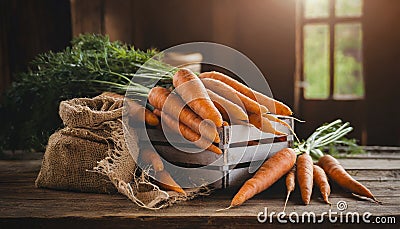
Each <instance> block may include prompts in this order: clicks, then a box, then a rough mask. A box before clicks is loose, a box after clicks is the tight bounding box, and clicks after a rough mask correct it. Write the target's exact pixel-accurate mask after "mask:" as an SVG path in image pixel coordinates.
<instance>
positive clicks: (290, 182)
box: [283, 165, 296, 212]
mask: <svg viewBox="0 0 400 229" xmlns="http://www.w3.org/2000/svg"><path fill="white" fill-rule="evenodd" d="M295 178H296V165H294V166H293V167H292V169H291V170H290V171H289V172H288V174H286V180H285V183H286V190H287V195H286V200H285V205H284V206H283V212H285V209H286V204H287V202H288V200H289V196H290V193H292V192H293V191H294V188H295V186H296V181H295Z"/></svg>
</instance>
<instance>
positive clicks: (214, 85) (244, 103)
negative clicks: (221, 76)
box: [201, 78, 268, 114]
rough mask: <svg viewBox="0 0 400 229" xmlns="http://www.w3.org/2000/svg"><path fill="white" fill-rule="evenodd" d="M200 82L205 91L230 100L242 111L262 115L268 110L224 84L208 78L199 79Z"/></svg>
mask: <svg viewBox="0 0 400 229" xmlns="http://www.w3.org/2000/svg"><path fill="white" fill-rule="evenodd" d="M201 82H203V84H204V86H205V87H206V88H207V89H209V90H211V91H213V92H215V93H217V94H218V95H220V96H222V97H224V98H225V99H227V100H230V101H231V102H233V103H235V104H236V105H238V106H240V107H244V109H245V110H246V111H247V112H249V113H250V112H251V113H256V114H262V113H266V112H268V109H267V108H266V107H265V106H263V105H260V104H259V103H257V102H256V101H254V100H252V99H250V98H248V97H247V96H245V95H243V94H242V93H240V92H238V91H236V90H235V89H234V88H232V87H231V86H229V85H228V84H225V83H224V82H221V81H219V80H215V79H208V78H204V79H201Z"/></svg>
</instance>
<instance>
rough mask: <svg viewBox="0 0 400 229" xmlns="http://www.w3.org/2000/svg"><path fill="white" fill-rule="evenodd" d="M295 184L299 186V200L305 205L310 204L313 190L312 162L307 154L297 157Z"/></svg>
mask: <svg viewBox="0 0 400 229" xmlns="http://www.w3.org/2000/svg"><path fill="white" fill-rule="evenodd" d="M296 167H297V171H296V175H297V182H298V184H299V188H300V192H301V198H302V199H303V202H304V204H305V205H307V204H309V203H310V199H311V193H312V189H313V161H312V158H311V156H310V155H309V154H307V153H303V154H301V155H300V156H298V157H297V164H296Z"/></svg>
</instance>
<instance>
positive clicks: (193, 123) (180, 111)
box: [148, 87, 220, 143]
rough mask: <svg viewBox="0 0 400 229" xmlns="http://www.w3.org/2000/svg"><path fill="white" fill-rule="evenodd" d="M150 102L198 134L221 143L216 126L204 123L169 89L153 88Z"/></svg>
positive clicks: (149, 98)
mask: <svg viewBox="0 0 400 229" xmlns="http://www.w3.org/2000/svg"><path fill="white" fill-rule="evenodd" d="M148 100H149V103H150V104H151V105H153V106H154V107H155V108H157V109H159V110H162V111H163V112H165V113H167V114H168V115H170V116H171V117H172V118H174V119H176V120H179V121H180V122H182V123H183V124H185V125H186V126H188V127H189V128H190V129H192V130H193V131H195V132H196V133H198V134H200V135H202V136H204V137H205V138H207V139H209V140H212V141H214V142H216V143H219V142H220V138H219V134H218V131H217V129H216V128H215V126H213V125H210V123H209V122H206V121H203V119H202V118H201V117H200V116H198V115H197V114H196V113H194V112H193V111H192V110H191V109H190V108H189V107H187V106H186V105H185V103H184V102H183V100H182V99H181V98H180V97H179V96H178V95H176V94H173V93H171V92H170V91H169V90H168V89H166V88H163V87H154V88H152V89H151V90H150V92H149V97H148Z"/></svg>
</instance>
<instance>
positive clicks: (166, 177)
mask: <svg viewBox="0 0 400 229" xmlns="http://www.w3.org/2000/svg"><path fill="white" fill-rule="evenodd" d="M155 178H156V182H157V184H158V185H159V186H161V187H163V188H164V189H167V190H171V191H175V192H178V193H182V194H185V195H186V192H185V190H183V189H182V187H181V186H179V184H177V183H176V182H175V180H174V179H173V178H172V177H171V174H169V172H168V171H166V170H163V171H159V172H156V174H155Z"/></svg>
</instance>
